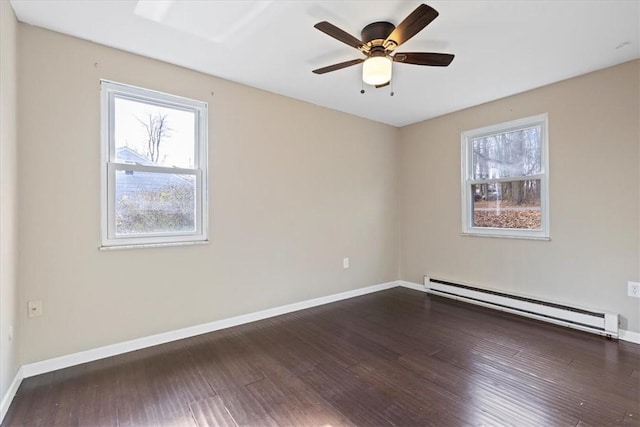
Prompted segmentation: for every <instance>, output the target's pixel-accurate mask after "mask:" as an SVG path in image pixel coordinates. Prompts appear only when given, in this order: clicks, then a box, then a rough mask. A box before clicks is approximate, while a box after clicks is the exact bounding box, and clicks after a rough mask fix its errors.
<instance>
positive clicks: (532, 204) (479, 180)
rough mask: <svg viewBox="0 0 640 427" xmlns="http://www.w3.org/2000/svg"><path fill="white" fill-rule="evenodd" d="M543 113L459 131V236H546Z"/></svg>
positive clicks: (546, 164)
mask: <svg viewBox="0 0 640 427" xmlns="http://www.w3.org/2000/svg"><path fill="white" fill-rule="evenodd" d="M548 182H549V158H548V118H547V115H546V114H541V115H538V116H533V117H527V118H524V119H519V120H514V121H511V122H507V123H501V124H498V125H493V126H488V127H484V128H480V129H474V130H470V131H466V132H463V133H462V232H463V234H464V235H478V236H493V237H518V238H530V239H549V184H548Z"/></svg>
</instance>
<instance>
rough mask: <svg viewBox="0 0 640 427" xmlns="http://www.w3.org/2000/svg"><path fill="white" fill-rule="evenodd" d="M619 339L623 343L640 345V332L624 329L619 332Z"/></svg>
mask: <svg viewBox="0 0 640 427" xmlns="http://www.w3.org/2000/svg"><path fill="white" fill-rule="evenodd" d="M618 338H619V339H621V340H623V341H629V342H632V343H636V344H640V333H639V332H633V331H625V330H624V329H620V330H619V331H618Z"/></svg>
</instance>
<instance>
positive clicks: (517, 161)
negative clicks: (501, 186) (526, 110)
mask: <svg viewBox="0 0 640 427" xmlns="http://www.w3.org/2000/svg"><path fill="white" fill-rule="evenodd" d="M540 136H541V127H540V126H533V127H530V128H525V129H518V130H514V131H510V132H504V133H499V134H496V135H489V136H483V137H480V138H473V139H472V141H471V142H472V147H473V159H472V162H473V163H472V176H473V179H474V180H478V179H495V178H511V177H519V176H528V175H535V174H539V173H540V172H541V170H542V168H541V162H542V141H541V139H540Z"/></svg>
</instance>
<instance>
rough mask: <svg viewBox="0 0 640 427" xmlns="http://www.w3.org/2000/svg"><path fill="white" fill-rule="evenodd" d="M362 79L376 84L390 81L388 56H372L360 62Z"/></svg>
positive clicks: (369, 83)
mask: <svg viewBox="0 0 640 427" xmlns="http://www.w3.org/2000/svg"><path fill="white" fill-rule="evenodd" d="M362 81H363V82H365V83H366V84H368V85H371V86H376V85H381V84H385V83H388V82H389V81H391V58H389V57H388V56H372V57H369V58H367V59H365V61H364V63H363V64H362Z"/></svg>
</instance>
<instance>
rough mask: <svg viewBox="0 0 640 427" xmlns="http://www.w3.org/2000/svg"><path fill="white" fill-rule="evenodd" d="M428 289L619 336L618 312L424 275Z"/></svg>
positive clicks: (511, 311) (505, 309) (440, 294)
mask: <svg viewBox="0 0 640 427" xmlns="http://www.w3.org/2000/svg"><path fill="white" fill-rule="evenodd" d="M424 286H425V288H426V290H427V292H428V293H430V294H433V295H439V296H442V297H446V298H452V299H456V300H459V301H464V302H468V303H472V304H477V305H481V306H484V307H489V308H493V309H496V310H501V311H505V312H508V313H513V314H519V315H521V316H526V317H531V318H533V319H538V320H542V321H545V322H550V323H555V324H558V325H563V326H568V327H570V328H575V329H580V330H582V331H587V332H592V333H595V334H599V335H604V336H606V337H610V338H618V315H617V314H612V313H604V312H599V311H594V310H589V309H584V308H578V307H571V306H568V305H563V304H558V303H554V302H550V301H543V300H538V299H534V298H528V297H525V296H521V295H511V294H507V293H504V292H500V291H495V290H491V289H483V288H479V287H476V286H472V285H469V284H466V283H464V284H463V283H453V282H450V281H447V280H441V279H435V278H433V277H426V276H425V278H424Z"/></svg>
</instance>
